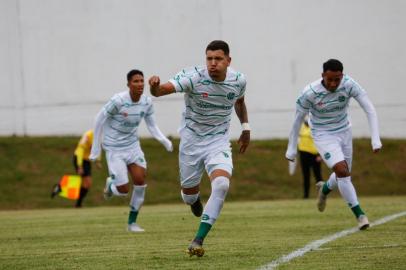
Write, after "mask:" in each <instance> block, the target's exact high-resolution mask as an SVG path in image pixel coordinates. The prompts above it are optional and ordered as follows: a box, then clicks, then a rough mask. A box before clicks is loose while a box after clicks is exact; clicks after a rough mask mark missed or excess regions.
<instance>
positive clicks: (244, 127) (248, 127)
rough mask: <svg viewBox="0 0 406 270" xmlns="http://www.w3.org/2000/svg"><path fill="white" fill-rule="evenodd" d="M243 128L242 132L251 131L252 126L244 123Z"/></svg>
mask: <svg viewBox="0 0 406 270" xmlns="http://www.w3.org/2000/svg"><path fill="white" fill-rule="evenodd" d="M241 127H242V130H248V131H250V130H251V128H250V124H248V123H242V124H241Z"/></svg>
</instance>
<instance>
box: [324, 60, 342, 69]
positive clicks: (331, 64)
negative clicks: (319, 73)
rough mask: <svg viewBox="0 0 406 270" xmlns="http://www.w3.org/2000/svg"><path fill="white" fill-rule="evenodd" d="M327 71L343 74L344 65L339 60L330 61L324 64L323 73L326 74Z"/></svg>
mask: <svg viewBox="0 0 406 270" xmlns="http://www.w3.org/2000/svg"><path fill="white" fill-rule="evenodd" d="M327 70H330V71H341V72H343V70H344V67H343V63H341V62H340V61H338V60H337V59H329V60H327V62H325V63H324V64H323V72H326V71H327Z"/></svg>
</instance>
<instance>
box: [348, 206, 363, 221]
mask: <svg viewBox="0 0 406 270" xmlns="http://www.w3.org/2000/svg"><path fill="white" fill-rule="evenodd" d="M351 211H352V212H353V213H354V215H355V216H356V217H357V218H358V217H359V216H361V215H365V213H364V211H362V209H361V206H359V204H358V205H356V206H354V207H352V208H351Z"/></svg>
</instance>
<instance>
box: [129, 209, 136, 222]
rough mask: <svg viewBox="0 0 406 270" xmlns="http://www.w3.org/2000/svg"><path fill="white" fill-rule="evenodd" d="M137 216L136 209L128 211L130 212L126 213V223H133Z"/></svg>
mask: <svg viewBox="0 0 406 270" xmlns="http://www.w3.org/2000/svg"><path fill="white" fill-rule="evenodd" d="M137 216H138V211H130V214H129V215H128V224H132V223H135V221H136V220H137Z"/></svg>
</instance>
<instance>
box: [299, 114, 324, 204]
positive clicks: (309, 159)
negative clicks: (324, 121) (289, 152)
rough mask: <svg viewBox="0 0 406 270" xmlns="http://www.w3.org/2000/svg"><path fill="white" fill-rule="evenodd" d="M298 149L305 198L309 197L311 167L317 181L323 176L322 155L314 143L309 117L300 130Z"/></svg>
mask: <svg viewBox="0 0 406 270" xmlns="http://www.w3.org/2000/svg"><path fill="white" fill-rule="evenodd" d="M298 150H299V156H300V165H301V167H302V174H303V191H304V194H303V198H305V199H307V198H309V189H310V169H311V168H312V169H313V174H314V177H315V178H316V182H320V181H322V180H323V179H322V177H321V161H322V159H321V157H320V155H319V153H318V151H317V148H316V146H315V145H314V142H313V138H312V135H311V130H310V127H309V123H308V122H307V119H305V120H304V122H303V124H302V127H301V128H300V131H299V142H298Z"/></svg>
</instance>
